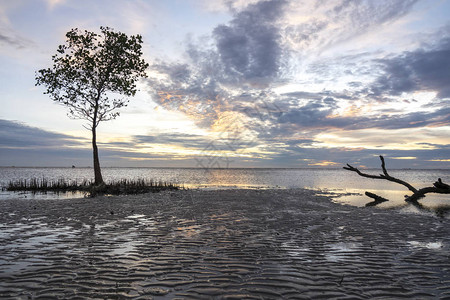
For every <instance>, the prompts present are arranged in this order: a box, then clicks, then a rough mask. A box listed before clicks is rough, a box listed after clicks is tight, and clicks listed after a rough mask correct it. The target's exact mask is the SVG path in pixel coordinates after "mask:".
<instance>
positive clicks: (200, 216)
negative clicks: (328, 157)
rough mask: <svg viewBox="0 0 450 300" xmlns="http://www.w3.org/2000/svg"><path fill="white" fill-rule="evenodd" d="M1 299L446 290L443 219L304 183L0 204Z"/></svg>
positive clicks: (448, 272) (431, 293) (448, 261)
mask: <svg viewBox="0 0 450 300" xmlns="http://www.w3.org/2000/svg"><path fill="white" fill-rule="evenodd" d="M0 208H1V209H0V226H1V227H0V228H1V229H0V298H6V299H7V298H14V299H52V298H54V299H56V298H60V299H82V298H90V299H95V298H98V299H126V298H136V299H139V298H141V299H152V298H155V299H173V298H194V299H211V298H216V299H242V298H249V299H261V298H263V299H282V298H286V299H309V298H313V299H318V298H340V297H342V298H344V297H351V298H354V299H358V298H371V299H372V298H383V299H385V298H401V297H406V298H416V299H418V298H420V299H426V298H446V297H447V298H448V297H450V257H449V255H450V251H449V250H450V241H449V239H450V226H449V225H450V224H449V219H439V218H437V217H434V216H427V215H414V214H405V213H401V212H400V211H398V210H380V209H377V208H355V207H351V206H343V205H340V204H335V203H332V202H331V201H330V199H328V198H326V197H316V196H314V194H313V192H312V191H306V190H226V191H197V190H194V191H177V192H164V193H160V194H147V195H138V196H124V197H120V196H118V197H100V198H95V199H73V200H5V201H1V202H0Z"/></svg>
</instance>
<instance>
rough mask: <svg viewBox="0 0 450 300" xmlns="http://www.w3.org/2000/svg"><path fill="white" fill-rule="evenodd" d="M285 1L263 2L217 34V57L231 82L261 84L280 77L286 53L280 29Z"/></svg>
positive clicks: (243, 13)
mask: <svg viewBox="0 0 450 300" xmlns="http://www.w3.org/2000/svg"><path fill="white" fill-rule="evenodd" d="M284 4H285V1H282V0H272V1H261V2H259V3H257V4H252V5H249V6H248V7H247V8H246V9H245V10H244V11H241V12H239V13H237V14H235V16H234V18H233V20H232V21H231V22H230V24H228V25H219V26H217V27H216V28H215V29H214V31H213V38H214V40H215V45H216V47H217V55H218V57H219V60H220V62H221V63H222V65H223V70H224V72H225V74H224V75H225V76H226V77H227V78H237V80H238V81H242V80H244V81H260V80H264V79H271V78H274V77H276V76H277V74H278V72H279V68H280V59H281V53H282V49H281V46H280V42H279V40H280V38H281V36H280V32H279V28H278V27H277V26H275V24H274V23H276V21H277V20H278V19H279V18H280V17H281V16H282V15H283V10H282V8H283V5H284Z"/></svg>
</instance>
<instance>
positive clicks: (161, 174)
mask: <svg viewBox="0 0 450 300" xmlns="http://www.w3.org/2000/svg"><path fill="white" fill-rule="evenodd" d="M102 172H103V177H104V179H105V181H108V180H120V179H123V178H128V179H140V178H144V179H153V180H157V181H159V180H162V181H166V182H172V183H177V184H180V185H183V186H184V187H187V188H202V189H237V188H244V189H245V188H252V189H264V188H280V189H286V188H308V189H314V190H319V191H326V192H332V193H335V194H336V195H335V197H334V199H335V201H337V202H340V203H346V204H351V205H356V206H364V205H365V204H366V203H367V202H370V199H369V198H368V197H366V196H364V192H365V191H370V192H373V193H376V194H378V195H380V196H382V197H385V198H388V199H389V200H390V201H389V202H385V203H382V204H381V205H380V206H379V207H384V208H389V207H393V206H404V205H405V202H404V200H403V199H404V195H406V194H408V193H409V191H408V190H407V189H406V188H404V187H403V186H401V185H399V184H396V183H392V182H388V181H385V180H373V179H368V178H363V177H360V176H358V175H357V174H355V173H353V172H350V171H346V170H343V169H263V168H260V169H236V168H229V169H195V168H103V169H102ZM367 172H368V173H371V174H379V172H380V170H376V169H374V170H368V171H367ZM390 174H391V175H392V176H394V177H398V178H400V179H403V180H405V181H407V182H409V183H411V184H412V185H413V186H415V187H416V188H421V187H425V186H431V185H432V183H433V182H435V181H436V180H437V178H442V180H443V181H444V182H447V183H448V182H450V170H392V171H390ZM30 178H46V179H48V180H57V179H60V178H64V179H68V180H76V181H78V182H81V181H83V180H92V178H93V169H92V168H4V167H0V186H2V187H4V186H6V185H7V184H8V182H9V181H11V180H12V181H14V180H19V179H30ZM84 196H85V195H84V193H60V194H53V193H47V194H30V193H10V192H5V191H2V192H0V199H9V198H29V199H62V198H80V197H84ZM421 202H422V203H423V204H424V205H426V206H429V207H437V206H441V205H447V204H448V203H449V195H433V194H429V196H427V197H426V198H425V199H423V200H421Z"/></svg>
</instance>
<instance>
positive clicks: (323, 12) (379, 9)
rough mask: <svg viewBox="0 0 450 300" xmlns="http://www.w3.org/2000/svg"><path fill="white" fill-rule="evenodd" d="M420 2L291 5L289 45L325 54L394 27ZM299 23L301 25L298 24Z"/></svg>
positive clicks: (351, 0)
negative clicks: (381, 28)
mask: <svg viewBox="0 0 450 300" xmlns="http://www.w3.org/2000/svg"><path fill="white" fill-rule="evenodd" d="M416 2H417V0H398V1H389V0H381V1H370V0H321V1H316V2H315V3H314V4H312V3H309V5H308V3H303V5H299V3H298V1H290V6H289V10H288V14H287V16H288V19H289V20H290V22H289V23H288V24H286V25H285V28H286V35H285V37H286V42H288V43H289V44H291V45H292V46H293V47H294V48H296V49H297V50H308V49H309V51H310V52H311V51H317V50H319V51H322V50H324V49H328V48H330V47H333V46H336V45H338V44H340V43H342V42H345V41H348V40H350V39H353V38H355V37H357V36H360V35H362V34H365V33H368V32H371V31H373V30H375V29H378V30H379V29H380V27H382V26H384V25H386V24H390V23H392V22H393V21H395V20H397V19H399V18H400V17H402V16H404V15H405V14H407V13H408V12H409V11H411V9H412V7H413V6H414V4H415V3H416ZM297 20H298V21H297Z"/></svg>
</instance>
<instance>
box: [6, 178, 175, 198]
mask: <svg viewBox="0 0 450 300" xmlns="http://www.w3.org/2000/svg"><path fill="white" fill-rule="evenodd" d="M180 188H181V186H180V185H177V184H174V183H169V182H164V181H155V180H147V179H143V178H139V179H121V180H116V181H110V182H107V183H106V184H105V185H104V186H100V187H98V186H94V184H93V182H92V181H89V180H83V181H81V182H78V181H76V180H67V179H64V178H60V179H57V180H48V179H46V178H32V179H29V180H27V179H20V180H15V181H10V182H9V184H8V186H7V187H6V190H7V191H29V192H34V193H36V192H75V191H80V192H87V193H90V194H91V196H96V195H98V194H113V195H119V194H141V193H148V192H159V191H162V190H177V189H180Z"/></svg>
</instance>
